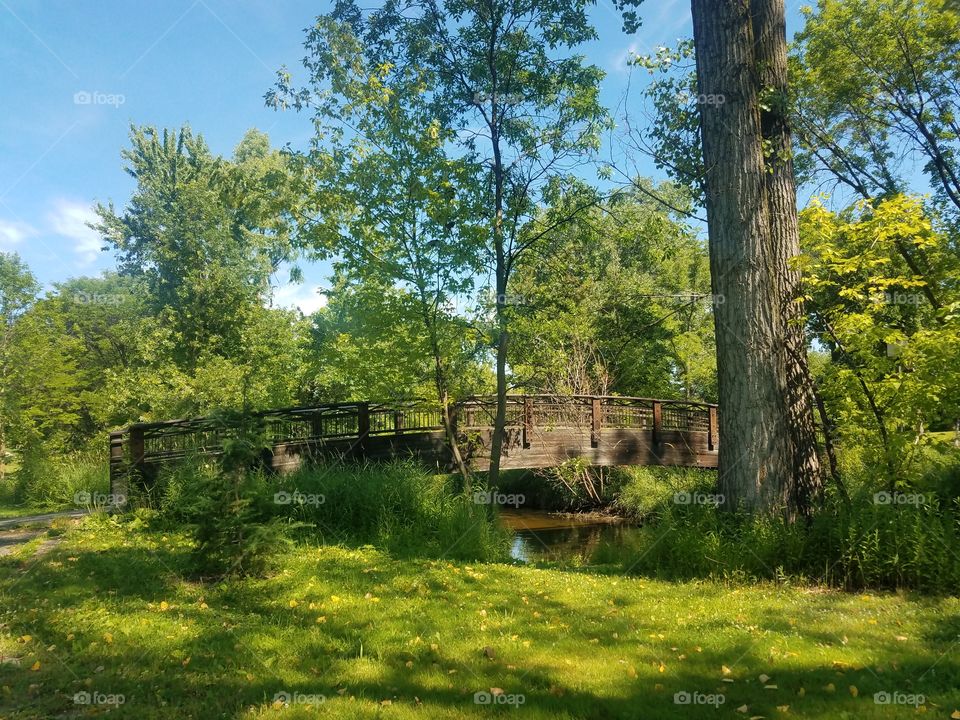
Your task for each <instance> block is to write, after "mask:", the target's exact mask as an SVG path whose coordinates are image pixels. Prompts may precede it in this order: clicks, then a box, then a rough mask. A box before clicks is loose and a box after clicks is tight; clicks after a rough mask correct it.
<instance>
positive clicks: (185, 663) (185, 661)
mask: <svg viewBox="0 0 960 720" xmlns="http://www.w3.org/2000/svg"><path fill="white" fill-rule="evenodd" d="M180 664H181V665H183V666H184V667H186V666H187V665H189V664H190V658H185V659H184V661H183V662H182V663H180Z"/></svg>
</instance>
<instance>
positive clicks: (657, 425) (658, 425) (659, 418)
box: [653, 400, 663, 443]
mask: <svg viewBox="0 0 960 720" xmlns="http://www.w3.org/2000/svg"><path fill="white" fill-rule="evenodd" d="M662 429H663V405H661V404H660V402H659V401H657V400H654V401H653V442H654V443H659V442H660V431H661V430H662Z"/></svg>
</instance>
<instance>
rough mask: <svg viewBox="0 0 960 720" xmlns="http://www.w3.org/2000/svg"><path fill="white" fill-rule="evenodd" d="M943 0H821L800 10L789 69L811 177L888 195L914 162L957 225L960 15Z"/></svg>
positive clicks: (901, 185)
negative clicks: (801, 15)
mask: <svg viewBox="0 0 960 720" xmlns="http://www.w3.org/2000/svg"><path fill="white" fill-rule="evenodd" d="M947 5H948V3H945V2H943V1H942V0H843V1H842V2H840V1H839V0H819V2H818V3H817V5H816V8H806V9H805V10H804V14H805V16H806V17H805V20H806V21H805V24H804V26H803V29H802V30H801V31H800V32H799V33H798V34H797V36H796V39H795V49H794V53H793V59H792V67H791V76H792V79H793V82H794V92H795V93H796V95H797V108H796V112H795V113H794V114H795V117H796V125H797V129H798V136H799V139H800V141H801V143H800V144H801V147H802V150H803V154H804V155H805V156H806V159H807V162H806V164H807V165H808V166H809V167H810V168H811V172H812V174H813V178H811V179H820V178H819V177H817V176H822V175H826V176H827V177H828V178H830V179H832V180H833V181H834V182H835V183H836V184H837V185H840V186H843V187H844V189H851V190H853V191H854V192H855V193H857V194H858V195H860V196H861V197H863V198H877V197H889V196H891V195H895V194H897V193H900V192H904V191H906V190H907V189H908V188H910V187H912V186H914V185H913V183H914V182H915V180H914V178H913V177H912V175H913V174H914V172H915V170H916V169H920V170H922V172H923V175H924V176H925V177H926V180H927V182H928V184H929V187H930V188H931V189H932V190H933V193H934V199H935V204H936V206H937V207H938V208H939V209H940V210H942V211H943V212H944V213H945V214H946V215H947V217H949V218H950V219H951V221H952V223H953V224H954V228H955V230H954V232H956V222H957V218H958V212H960V185H958V175H957V171H958V164H957V162H958V159H960V157H958V152H960V137H958V133H957V120H956V113H957V102H958V98H957V82H958V80H960V63H958V62H957V61H958V58H960V14H958V13H957V12H955V11H951V10H950V9H949V8H948V7H946V6H947Z"/></svg>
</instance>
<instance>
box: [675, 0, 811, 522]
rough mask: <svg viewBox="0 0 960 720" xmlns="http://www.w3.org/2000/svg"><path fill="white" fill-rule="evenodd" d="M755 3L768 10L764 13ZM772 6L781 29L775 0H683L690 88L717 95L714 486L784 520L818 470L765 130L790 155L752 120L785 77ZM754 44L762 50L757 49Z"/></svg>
mask: <svg viewBox="0 0 960 720" xmlns="http://www.w3.org/2000/svg"><path fill="white" fill-rule="evenodd" d="M764 2H768V3H772V5H771V6H770V7H765V8H762V7H761V6H762V5H763V4H764ZM776 5H779V16H780V19H781V22H782V13H783V7H782V2H778V0H754V2H753V3H751V2H748V1H747V0H692V11H693V28H694V41H695V44H696V56H697V81H698V85H699V93H700V96H701V97H704V96H713V97H722V98H723V101H722V102H718V103H712V104H706V103H704V104H702V105H701V111H700V114H701V128H702V143H703V157H704V162H705V166H706V168H707V176H706V205H707V222H708V235H709V246H710V272H711V278H712V286H713V292H714V294H715V302H714V322H715V327H716V337H717V368H718V375H719V378H718V379H719V394H720V407H721V413H720V437H721V443H720V472H719V488H720V492H721V493H722V494H723V495H724V496H725V498H726V500H727V507H728V508H733V507H736V506H744V507H746V508H748V509H751V510H762V511H773V510H785V511H786V512H787V514H788V516H791V517H792V516H793V514H794V513H795V511H796V509H797V508H798V506H802V507H804V508H805V507H806V506H807V504H808V503H807V499H806V497H807V495H809V493H810V492H811V491H810V490H809V486H810V484H816V483H815V482H814V481H813V480H812V479H811V478H812V477H816V478H819V472H820V471H819V464H818V463H817V457H816V451H815V447H816V446H815V442H814V444H813V445H810V444H808V443H807V441H806V439H805V438H806V437H807V435H808V434H809V437H810V439H812V438H813V424H812V423H813V420H812V405H811V402H810V395H809V392H810V384H809V375H808V373H807V370H806V362H805V343H804V341H803V330H802V325H800V324H799V323H795V322H791V319H795V318H797V317H798V316H799V310H798V306H796V305H791V304H790V301H792V300H793V298H794V297H795V290H796V288H797V283H798V281H799V278H797V277H796V276H795V274H794V273H793V272H792V271H791V270H790V268H789V265H788V263H789V259H790V257H792V256H793V255H795V254H796V252H797V247H798V242H797V228H796V194H795V190H794V188H793V178H792V166H790V165H789V164H786V165H782V164H781V165H780V166H779V167H777V168H775V169H774V168H771V167H770V166H769V165H768V162H767V158H766V157H765V155H764V139H765V137H764V130H765V129H767V130H768V132H770V136H769V137H768V138H766V139H767V140H769V141H771V142H773V141H774V138H776V142H786V148H788V149H789V128H788V127H787V126H786V125H785V124H784V123H783V122H782V121H779V124H777V123H771V121H770V119H769V118H762V117H761V109H760V96H761V92H762V80H761V77H760V75H761V74H764V75H767V76H769V79H778V81H782V82H783V83H784V85H785V80H786V70H785V62H786V59H785V55H784V58H783V67H782V75H781V68H780V66H779V65H777V66H776V67H768V66H769V65H770V64H771V62H773V59H774V57H775V56H778V55H779V53H780V52H781V49H780V48H779V43H777V42H775V38H774V36H775V35H777V29H776V28H777V16H778V8H777V7H776ZM768 13H769V14H768ZM758 33H759V36H758ZM758 41H759V42H758ZM784 42H785V41H784ZM761 43H767V44H769V45H770V47H766V48H763V49H762V50H761V49H759V47H758V46H759V44H761ZM782 51H783V52H784V53H785V45H784V46H783V48H782ZM777 62H779V60H778V61H777ZM761 64H763V66H764V67H763V69H762V73H761V70H760V66H761ZM767 94H768V93H764V100H767ZM765 121H766V122H765ZM795 438H797V440H795ZM811 447H812V448H813V451H812V452H810V448H811ZM800 488H803V491H802V492H801V491H800Z"/></svg>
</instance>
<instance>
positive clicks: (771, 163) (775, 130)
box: [753, 0, 823, 515]
mask: <svg viewBox="0 0 960 720" xmlns="http://www.w3.org/2000/svg"><path fill="white" fill-rule="evenodd" d="M753 6H754V9H753V28H754V42H755V45H754V47H755V54H756V67H757V76H758V77H757V82H758V83H759V86H760V88H761V92H762V93H763V96H764V98H763V99H764V100H765V102H763V103H761V110H760V129H761V133H762V136H763V140H764V142H765V150H764V152H765V165H766V173H765V178H766V192H767V199H768V202H769V205H770V242H771V247H770V252H771V257H773V258H774V260H775V261H776V262H777V273H776V275H777V278H778V279H779V281H780V312H781V313H782V315H783V318H784V323H785V324H784V327H783V331H784V338H783V345H784V348H785V350H786V353H785V356H784V362H785V364H786V379H787V398H786V399H787V431H788V433H789V435H790V442H791V445H792V458H793V460H792V462H793V493H794V502H795V506H796V508H797V510H798V511H799V512H800V513H801V514H804V515H809V514H810V512H811V511H812V509H813V505H814V503H815V502H817V501H819V500H820V499H821V497H822V494H823V472H822V470H821V466H820V456H819V455H818V453H817V438H816V432H815V429H814V420H813V408H814V399H813V381H812V380H811V378H810V370H809V367H808V362H807V340H806V333H805V332H804V324H805V320H806V315H805V313H804V309H803V300H802V291H801V277H800V272H799V270H797V268H796V267H795V266H794V265H793V264H792V259H793V258H795V257H797V256H798V255H799V254H800V228H799V222H798V219H797V188H796V181H795V180H794V172H793V154H792V148H793V139H792V134H791V127H790V113H789V101H788V87H787V32H786V15H785V10H784V1H783V0H754V3H753Z"/></svg>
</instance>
